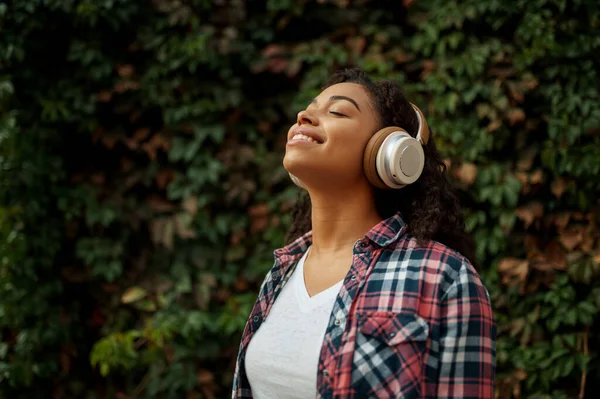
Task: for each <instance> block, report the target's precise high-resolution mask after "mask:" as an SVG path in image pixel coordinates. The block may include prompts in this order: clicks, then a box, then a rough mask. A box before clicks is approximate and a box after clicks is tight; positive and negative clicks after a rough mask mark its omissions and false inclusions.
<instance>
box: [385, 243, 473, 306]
mask: <svg viewBox="0 0 600 399" xmlns="http://www.w3.org/2000/svg"><path fill="white" fill-rule="evenodd" d="M375 269H378V270H379V271H381V272H383V271H384V270H385V273H387V274H388V275H390V272H392V273H393V274H394V275H397V276H402V277H403V278H406V279H413V280H418V282H419V286H420V287H421V288H422V289H423V290H426V291H430V290H431V291H433V292H436V293H437V295H436V296H438V295H442V296H443V295H444V294H446V293H447V292H448V291H449V290H450V288H451V287H452V286H453V285H455V284H458V283H460V282H461V281H469V282H472V283H473V284H476V285H481V286H482V285H483V284H482V282H481V280H480V278H479V275H478V273H477V271H476V270H475V268H474V267H473V265H472V264H471V262H470V261H469V259H467V258H466V257H465V256H463V255H462V254H461V253H459V252H457V251H455V250H453V249H452V248H450V247H448V246H446V245H444V244H442V243H440V242H438V241H434V240H417V239H416V238H415V237H414V236H412V235H409V234H406V235H404V236H403V237H402V238H400V239H399V240H398V241H396V242H395V243H393V244H391V245H389V246H387V247H385V248H383V249H382V251H381V253H380V256H379V257H378V260H377V262H376V265H375Z"/></svg>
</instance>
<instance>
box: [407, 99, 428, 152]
mask: <svg viewBox="0 0 600 399" xmlns="http://www.w3.org/2000/svg"><path fill="white" fill-rule="evenodd" d="M410 105H412V107H413V109H414V110H415V113H416V114H417V119H418V120H419V129H418V130H417V137H416V138H417V140H419V142H420V143H421V144H423V145H426V144H427V143H428V142H429V125H428V124H427V120H426V119H425V116H424V115H423V112H421V110H420V109H419V107H417V106H416V105H415V104H413V103H410Z"/></svg>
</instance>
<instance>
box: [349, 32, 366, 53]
mask: <svg viewBox="0 0 600 399" xmlns="http://www.w3.org/2000/svg"><path fill="white" fill-rule="evenodd" d="M366 45H367V40H366V39H365V38H364V37H363V36H358V37H349V38H347V39H346V47H348V49H349V50H350V51H351V52H352V54H354V55H355V56H359V55H361V54H362V53H363V51H364V49H365V46H366Z"/></svg>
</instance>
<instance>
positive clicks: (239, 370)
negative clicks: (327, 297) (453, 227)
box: [232, 214, 496, 399]
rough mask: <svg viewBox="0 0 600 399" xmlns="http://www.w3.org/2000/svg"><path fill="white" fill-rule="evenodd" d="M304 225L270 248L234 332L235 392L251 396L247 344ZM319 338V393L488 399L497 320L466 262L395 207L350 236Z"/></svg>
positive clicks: (286, 272) (302, 243)
mask: <svg viewBox="0 0 600 399" xmlns="http://www.w3.org/2000/svg"><path fill="white" fill-rule="evenodd" d="M311 242H312V239H311V233H310V232H309V233H307V234H306V235H304V236H303V237H300V238H298V239H297V240H296V241H294V242H293V243H291V244H290V245H288V246H286V247H284V248H281V249H278V250H276V251H275V265H274V266H273V268H272V269H271V271H270V272H269V273H268V274H267V276H266V278H265V280H264V282H263V284H262V286H261V289H260V294H259V296H258V300H257V302H256V304H255V306H254V308H253V310H252V312H251V314H250V317H249V319H248V322H247V324H246V328H245V330H244V333H243V335H242V340H241V344H240V350H239V354H238V358H237V364H236V368H235V375H234V383H233V396H232V397H233V398H234V399H245V398H252V392H251V389H250V384H249V382H248V378H247V376H246V372H245V369H244V358H245V354H246V349H247V348H248V343H249V342H250V340H251V339H252V336H253V335H254V333H255V332H256V331H257V330H258V328H259V327H260V325H261V323H262V322H263V321H264V320H265V318H266V317H267V316H268V314H269V311H270V310H271V307H272V306H273V303H274V302H275V300H276V299H277V296H278V295H279V293H280V292H281V289H282V287H283V286H284V285H285V283H286V282H287V280H288V279H289V277H290V276H291V274H292V272H293V270H294V268H295V265H296V264H297V262H298V260H299V259H300V258H301V257H302V255H303V254H304V252H305V251H306V250H307V249H308V246H309V245H310V244H311ZM353 253H354V256H353V261H352V266H351V268H350V271H349V272H348V274H347V276H346V278H345V280H344V283H343V286H342V288H341V290H340V292H339V294H338V296H337V298H336V301H335V304H334V306H333V310H332V312H331V317H330V319H329V324H328V326H327V330H326V332H325V337H324V339H323V346H322V348H321V354H320V358H319V366H318V376H317V398H323V399H324V398H340V399H341V398H344V399H345V398H367V397H368V398H492V397H493V396H494V377H495V375H494V374H495V356H496V349H495V338H496V327H495V324H494V318H493V314H492V308H491V306H490V299H489V295H488V292H487V290H486V289H485V287H484V286H483V284H482V283H481V280H480V279H479V276H478V275H477V273H476V271H475V270H474V269H473V267H472V266H471V264H470V263H469V261H468V260H467V259H466V258H465V257H463V256H461V255H460V254H458V253H457V252H455V251H453V250H451V249H449V248H448V247H446V246H444V245H442V244H440V243H438V242H435V241H426V242H422V243H419V242H417V240H416V239H415V238H414V237H412V236H410V235H409V234H407V233H406V225H405V223H404V221H403V220H402V218H401V216H400V214H396V215H395V216H392V217H390V218H389V219H387V220H384V221H382V222H381V223H379V224H378V225H377V226H375V227H374V228H373V229H371V230H370V231H369V232H368V233H367V234H366V236H365V237H364V238H363V239H361V240H358V241H357V242H356V243H355V245H354V250H353Z"/></svg>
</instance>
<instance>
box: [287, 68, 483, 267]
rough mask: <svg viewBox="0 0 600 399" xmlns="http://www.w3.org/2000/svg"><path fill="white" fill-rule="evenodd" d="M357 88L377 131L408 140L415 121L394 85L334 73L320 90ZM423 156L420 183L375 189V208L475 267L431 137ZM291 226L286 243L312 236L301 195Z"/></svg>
mask: <svg viewBox="0 0 600 399" xmlns="http://www.w3.org/2000/svg"><path fill="white" fill-rule="evenodd" d="M343 82H348V83H357V84H360V85H361V86H363V87H364V88H365V89H366V90H367V92H368V93H369V96H370V98H371V101H372V105H373V107H374V109H375V110H376V111H377V114H378V115H379V119H380V120H379V128H384V127H386V126H399V127H402V128H404V129H405V130H406V131H407V132H408V133H410V134H411V135H412V136H413V137H414V136H416V134H417V129H418V120H417V117H416V114H415V112H414V110H413V109H412V107H411V105H410V103H409V102H408V100H407V99H406V97H405V95H404V92H403V90H402V89H401V88H400V86H399V85H398V84H397V83H396V82H393V81H389V80H386V81H379V82H373V81H372V80H371V79H370V78H369V76H368V75H367V74H366V73H365V72H364V71H363V70H362V69H359V68H350V69H344V70H341V71H339V72H336V73H335V74H334V75H333V76H331V78H330V79H329V81H328V82H327V84H326V85H325V87H324V88H327V87H329V86H332V85H334V84H337V83H343ZM423 150H424V152H425V167H424V168H423V173H422V174H421V177H420V178H419V180H417V181H416V182H415V183H413V184H411V185H409V186H407V187H404V188H403V189H401V190H382V189H375V205H376V207H377V210H378V212H379V215H380V216H381V217H382V218H383V219H387V218H388V217H390V216H392V215H394V214H395V213H396V212H398V211H400V212H401V214H402V217H403V219H404V221H405V222H406V223H407V228H408V233H409V234H412V235H413V236H415V237H416V238H417V239H418V240H435V241H438V242H441V243H442V244H444V245H446V246H448V247H450V248H452V249H453V250H455V251H457V252H459V253H461V254H462V255H463V256H465V257H466V258H468V259H469V261H470V262H471V263H472V264H475V244H474V240H473V238H472V237H471V236H470V235H469V234H468V233H467V232H466V231H465V221H464V216H463V212H462V208H461V206H460V201H459V199H458V197H457V196H456V194H455V193H454V191H453V189H452V186H451V185H450V182H449V181H448V177H447V168H446V164H445V163H444V162H443V161H442V157H441V155H440V153H439V152H438V150H437V149H436V147H435V142H434V141H433V137H431V136H430V139H429V142H428V143H427V145H425V146H423ZM293 218H294V221H293V223H292V226H291V227H290V229H289V231H288V234H287V236H286V242H288V243H289V242H291V241H293V240H294V239H296V238H298V237H299V236H301V235H302V234H304V233H306V232H308V231H309V230H311V228H312V225H311V206H310V199H309V197H308V195H307V193H306V192H302V193H301V195H300V198H299V200H298V202H297V203H296V208H295V210H294V214H293Z"/></svg>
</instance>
